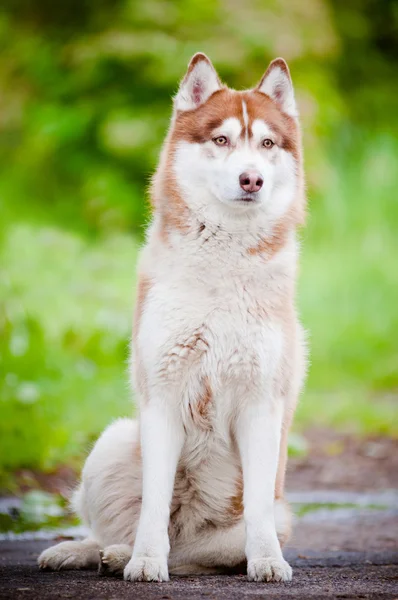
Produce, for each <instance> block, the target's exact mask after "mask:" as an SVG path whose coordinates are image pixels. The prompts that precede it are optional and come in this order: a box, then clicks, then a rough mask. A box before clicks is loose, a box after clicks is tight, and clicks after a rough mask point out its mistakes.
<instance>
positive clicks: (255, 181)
mask: <svg viewBox="0 0 398 600" xmlns="http://www.w3.org/2000/svg"><path fill="white" fill-rule="evenodd" d="M239 183H240V187H241V188H242V190H244V191H245V192H258V191H259V190H261V188H262V185H263V183H264V180H263V178H262V177H261V175H260V173H258V172H257V171H245V172H244V173H242V174H241V175H239Z"/></svg>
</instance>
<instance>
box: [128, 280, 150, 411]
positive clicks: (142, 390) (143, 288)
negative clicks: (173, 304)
mask: <svg viewBox="0 0 398 600" xmlns="http://www.w3.org/2000/svg"><path fill="white" fill-rule="evenodd" d="M151 285H152V282H151V280H150V279H149V277H146V276H144V275H140V277H139V278H138V286H137V301H136V304H135V313H134V327H133V329H134V331H133V343H134V342H135V340H136V338H137V335H138V331H139V327H140V323H141V318H142V314H143V311H144V306H145V302H146V299H147V297H148V293H149V290H150V289H151ZM134 354H135V376H136V382H137V390H138V392H139V394H140V396H141V399H142V401H145V400H147V397H148V389H147V388H148V386H147V377H146V372H145V369H144V367H143V364H142V361H141V358H140V354H139V351H138V346H137V344H136V343H134Z"/></svg>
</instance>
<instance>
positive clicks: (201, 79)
mask: <svg viewBox="0 0 398 600" xmlns="http://www.w3.org/2000/svg"><path fill="white" fill-rule="evenodd" d="M221 88H222V84H221V82H220V80H219V78H218V75H217V73H216V70H215V68H214V67H213V65H212V64H211V61H210V60H209V59H208V58H207V56H206V54H203V53H202V52H198V53H197V54H195V55H194V56H193V57H192V58H191V62H190V63H189V65H188V71H187V73H186V75H185V77H184V79H183V80H182V82H181V84H180V89H179V90H178V93H177V95H176V97H175V99H174V106H175V108H176V109H177V110H193V109H195V108H198V106H200V105H201V104H203V103H204V102H206V100H208V99H209V98H210V96H211V95H212V94H214V92H216V91H217V90H220V89H221Z"/></svg>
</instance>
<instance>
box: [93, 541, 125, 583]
mask: <svg viewBox="0 0 398 600" xmlns="http://www.w3.org/2000/svg"><path fill="white" fill-rule="evenodd" d="M132 554H133V547H132V546H128V545H127V544H113V545H112V546H107V547H106V548H104V549H103V550H100V557H101V564H100V568H99V574H100V575H123V571H124V567H125V566H126V565H127V563H128V562H129V560H130V558H131V556H132Z"/></svg>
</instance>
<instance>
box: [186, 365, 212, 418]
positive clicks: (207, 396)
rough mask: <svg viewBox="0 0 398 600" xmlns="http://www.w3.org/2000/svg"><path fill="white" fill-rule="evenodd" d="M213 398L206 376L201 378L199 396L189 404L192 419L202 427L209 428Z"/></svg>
mask: <svg viewBox="0 0 398 600" xmlns="http://www.w3.org/2000/svg"><path fill="white" fill-rule="evenodd" d="M212 400H213V392H212V390H211V387H210V381H209V378H208V377H204V379H203V389H202V390H201V393H200V395H199V397H198V398H197V399H196V402H193V403H191V404H190V405H189V407H190V411H191V416H192V420H193V422H194V423H195V425H197V427H200V428H202V429H210V428H211V421H210V409H211V403H212Z"/></svg>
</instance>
